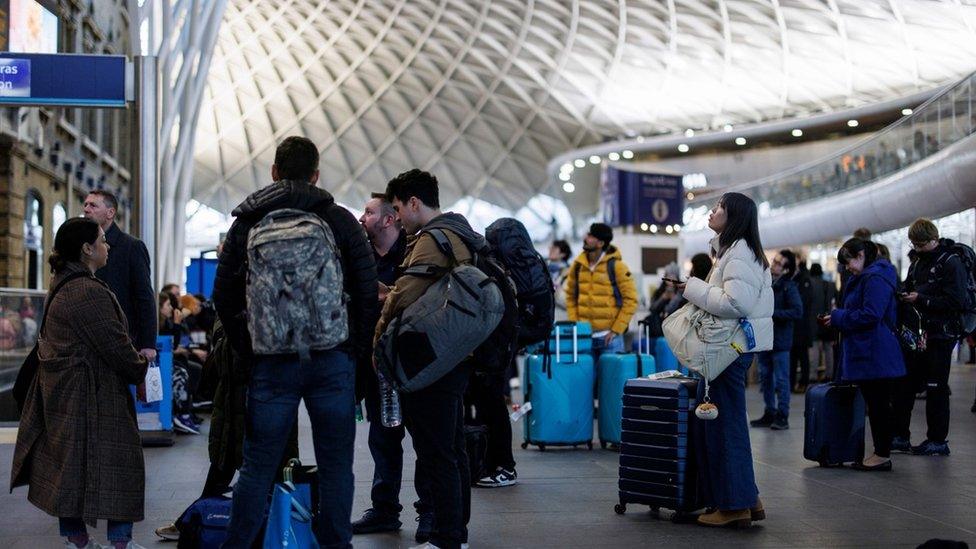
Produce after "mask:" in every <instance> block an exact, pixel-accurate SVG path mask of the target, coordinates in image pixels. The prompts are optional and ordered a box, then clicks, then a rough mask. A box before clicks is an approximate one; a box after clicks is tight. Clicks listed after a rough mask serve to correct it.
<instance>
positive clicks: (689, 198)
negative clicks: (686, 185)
mask: <svg viewBox="0 0 976 549" xmlns="http://www.w3.org/2000/svg"><path fill="white" fill-rule="evenodd" d="M687 196H688V200H694V199H695V193H688V195H687Z"/></svg>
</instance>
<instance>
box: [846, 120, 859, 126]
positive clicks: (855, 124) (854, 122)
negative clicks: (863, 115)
mask: <svg viewBox="0 0 976 549" xmlns="http://www.w3.org/2000/svg"><path fill="white" fill-rule="evenodd" d="M847 125H848V126H849V127H851V128H856V127H857V120H854V119H853V118H852V119H850V120H848V121H847Z"/></svg>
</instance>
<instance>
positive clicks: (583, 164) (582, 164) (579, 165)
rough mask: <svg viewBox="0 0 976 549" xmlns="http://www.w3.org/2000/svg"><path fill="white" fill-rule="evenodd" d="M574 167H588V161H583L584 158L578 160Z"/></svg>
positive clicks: (575, 161) (574, 162)
mask: <svg viewBox="0 0 976 549" xmlns="http://www.w3.org/2000/svg"><path fill="white" fill-rule="evenodd" d="M573 165H574V166H576V167H577V168H582V167H584V166H586V160H583V159H582V158H577V159H576V160H574V161H573Z"/></svg>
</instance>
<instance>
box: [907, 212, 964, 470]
mask: <svg viewBox="0 0 976 549" xmlns="http://www.w3.org/2000/svg"><path fill="white" fill-rule="evenodd" d="M908 239H909V240H910V241H911V243H912V251H910V252H908V257H909V259H910V260H911V266H910V267H909V268H908V277H907V278H906V279H905V288H904V290H905V293H904V294H903V295H902V296H901V300H902V301H903V302H905V303H907V304H910V305H912V306H913V307H915V309H916V310H917V311H918V312H919V314H920V315H921V317H922V329H923V330H925V335H926V346H925V349H924V350H922V351H920V352H914V353H909V356H908V375H907V376H906V377H905V379H904V382H903V383H902V384H901V386H900V387H899V389H898V390H897V393H896V395H895V437H896V438H895V440H894V441H893V442H892V450H894V451H898V452H909V451H910V452H911V453H913V454H916V455H926V456H935V455H940V456H947V455H949V443H948V441H947V440H946V439H947V437H948V436H949V365H950V364H951V363H952V349H953V348H954V347H955V346H956V341H958V340H959V338H960V337H962V336H964V335H966V334H964V333H963V327H962V313H963V310H964V309H965V307H966V304H967V303H968V301H969V298H968V296H967V295H966V284H967V278H968V276H967V274H966V268H965V267H964V266H963V262H962V260H961V259H960V257H959V255H957V254H956V253H955V252H954V244H955V243H954V242H952V241H951V240H946V239H940V238H939V229H938V228H937V227H936V226H935V224H934V223H932V222H931V221H929V220H928V219H919V220H917V221H915V222H914V223H912V225H911V227H909V228H908ZM922 388H924V389H925V393H926V398H925V419H926V422H927V423H928V432H927V433H926V436H925V440H924V441H923V442H922V443H921V444H919V445H918V446H912V445H911V442H910V437H911V432H910V429H909V427H910V423H911V419H912V408H914V406H915V394H916V393H917V392H918V391H920V390H921V389H922Z"/></svg>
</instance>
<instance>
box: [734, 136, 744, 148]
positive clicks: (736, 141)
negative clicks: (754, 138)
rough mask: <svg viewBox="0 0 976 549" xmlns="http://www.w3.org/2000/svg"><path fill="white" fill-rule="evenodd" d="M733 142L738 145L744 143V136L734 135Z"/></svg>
mask: <svg viewBox="0 0 976 549" xmlns="http://www.w3.org/2000/svg"><path fill="white" fill-rule="evenodd" d="M735 144H736V145H739V146H742V145H745V144H746V138H745V137H736V138H735Z"/></svg>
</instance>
